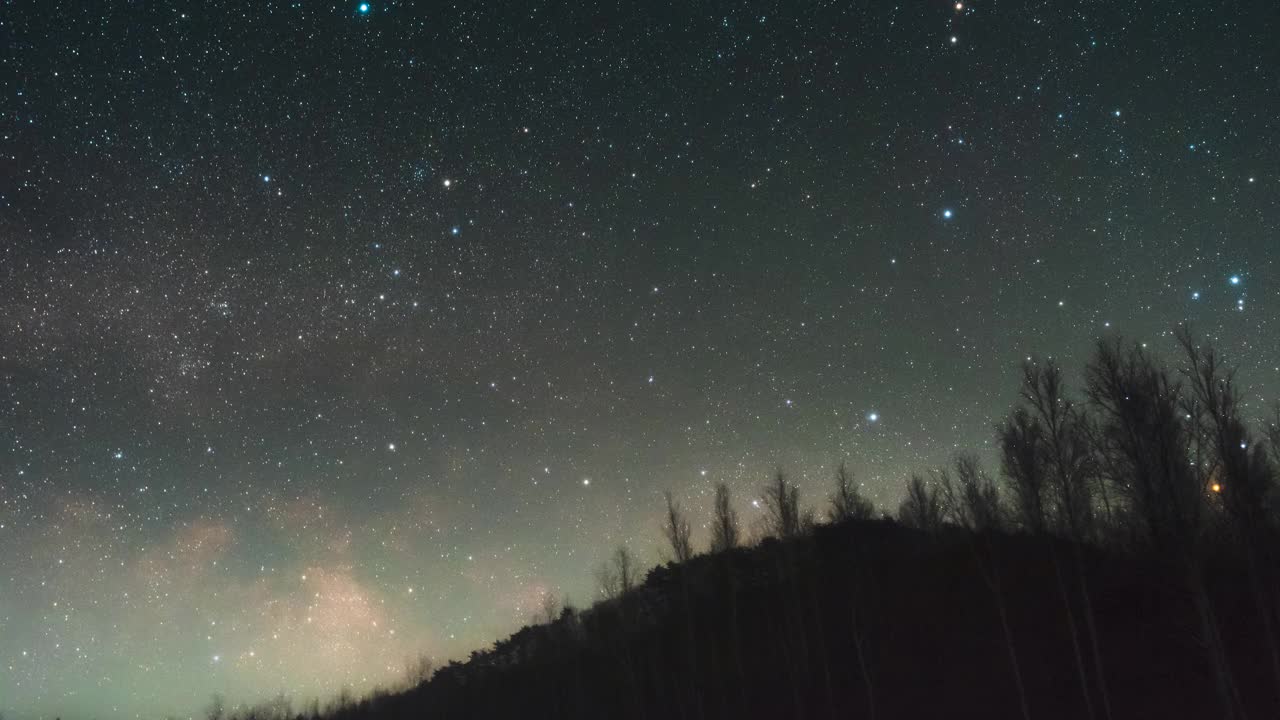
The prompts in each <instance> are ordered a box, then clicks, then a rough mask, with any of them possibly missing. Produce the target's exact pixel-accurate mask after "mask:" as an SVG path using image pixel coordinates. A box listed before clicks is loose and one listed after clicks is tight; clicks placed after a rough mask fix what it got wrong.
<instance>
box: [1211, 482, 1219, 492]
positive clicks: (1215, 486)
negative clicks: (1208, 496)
mask: <svg viewBox="0 0 1280 720" xmlns="http://www.w3.org/2000/svg"><path fill="white" fill-rule="evenodd" d="M1209 489H1211V490H1213V491H1214V492H1216V493H1220V492H1222V486H1221V485H1219V484H1218V483H1214V484H1213V485H1210V486H1209Z"/></svg>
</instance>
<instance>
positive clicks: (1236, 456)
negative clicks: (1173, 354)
mask: <svg viewBox="0 0 1280 720" xmlns="http://www.w3.org/2000/svg"><path fill="white" fill-rule="evenodd" d="M1175 334H1176V336H1177V339H1178V343H1179V344H1180V345H1181V346H1182V351H1183V353H1184V359H1185V361H1186V366H1185V367H1184V368H1183V370H1182V374H1183V376H1184V377H1185V378H1186V380H1187V385H1188V387H1189V390H1190V392H1189V393H1188V397H1187V398H1186V400H1185V401H1184V406H1185V408H1186V410H1187V414H1188V416H1189V417H1190V418H1191V419H1192V421H1193V422H1194V423H1195V425H1194V432H1196V433H1197V436H1198V438H1199V440H1200V441H1201V442H1202V443H1203V446H1204V447H1205V448H1207V453H1206V454H1207V456H1208V458H1207V460H1208V461H1207V463H1205V465H1206V466H1207V473H1206V474H1207V476H1208V478H1212V479H1211V480H1206V484H1211V491H1212V492H1214V493H1216V494H1217V495H1218V496H1219V497H1220V498H1221V502H1222V507H1223V509H1224V510H1225V511H1226V516H1227V519H1228V521H1229V523H1230V529H1231V530H1232V531H1233V535H1234V539H1235V540H1236V541H1237V543H1238V544H1239V546H1240V548H1241V550H1242V551H1243V555H1244V557H1245V561H1246V567H1247V569H1248V572H1249V581H1250V585H1251V587H1252V589H1253V594H1254V600H1255V603H1256V605H1257V612H1258V615H1259V620H1261V621H1262V632H1263V635H1264V637H1265V639H1266V641H1267V646H1268V649H1269V651H1270V655H1271V671H1272V674H1273V680H1274V681H1275V683H1276V687H1277V688H1280V648H1277V645H1276V638H1275V634H1274V631H1273V628H1272V626H1273V619H1274V618H1273V614H1272V608H1274V607H1275V602H1274V598H1272V597H1270V595H1271V593H1270V592H1267V591H1264V587H1270V586H1271V584H1272V583H1271V582H1269V581H1268V579H1266V578H1264V577H1263V574H1264V573H1266V574H1267V575H1270V574H1271V573H1270V572H1269V570H1267V569H1269V568H1271V567H1272V566H1273V562H1272V560H1273V558H1272V557H1271V555H1272V553H1271V546H1272V544H1273V540H1274V538H1275V532H1274V530H1275V528H1274V527H1273V526H1272V522H1271V517H1270V513H1269V510H1270V507H1271V506H1272V503H1273V501H1274V497H1275V495H1276V479H1275V473H1274V470H1273V468H1272V466H1271V462H1270V459H1269V458H1268V457H1267V453H1266V449H1265V448H1264V447H1263V445H1262V444H1261V443H1254V442H1253V438H1252V437H1251V435H1250V433H1249V430H1248V428H1247V427H1245V423H1244V421H1243V419H1241V417H1240V398H1239V393H1238V391H1237V390H1236V384H1235V373H1234V372H1233V371H1231V370H1223V369H1222V367H1221V365H1220V363H1219V360H1218V357H1217V354H1216V353H1215V351H1214V349H1213V347H1212V346H1202V345H1201V344H1200V343H1199V342H1198V341H1197V340H1196V338H1195V336H1194V335H1193V334H1192V333H1191V331H1190V330H1189V329H1188V328H1187V327H1186V326H1182V327H1180V328H1178V330H1177V332H1176V333H1175Z"/></svg>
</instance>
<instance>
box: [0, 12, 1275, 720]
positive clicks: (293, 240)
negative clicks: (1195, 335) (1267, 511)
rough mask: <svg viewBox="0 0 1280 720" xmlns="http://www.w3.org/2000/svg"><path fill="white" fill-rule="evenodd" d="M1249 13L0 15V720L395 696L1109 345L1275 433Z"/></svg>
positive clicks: (1264, 157) (1268, 211)
mask: <svg viewBox="0 0 1280 720" xmlns="http://www.w3.org/2000/svg"><path fill="white" fill-rule="evenodd" d="M1265 5H1266V4H1259V5H1258V7H1255V8H1242V7H1233V8H1232V9H1230V10H1229V11H1227V10H1223V9H1222V8H1219V7H1216V6H1214V5H1213V4H1200V5H1195V4H1192V5H1187V4H1170V3H1165V4H1147V3H1138V4H1132V6H1131V4H1130V3H1124V2H1119V3H1117V2H1076V3H1047V4H1046V3H1031V4H1027V5H1025V6H1023V5H1018V4H1014V5H1009V4H1007V3H995V2H990V1H983V0H977V1H975V2H967V1H966V2H964V3H954V4H953V3H925V4H919V3H916V4H912V3H907V4H901V5H894V4H887V3H886V4H882V3H834V4H832V3H773V2H761V3H743V4H727V3H725V4H721V3H712V4H705V3H693V4H688V3H685V4H675V5H672V6H661V7H659V6H652V5H645V4H639V5H634V6H628V7H627V8H623V9H619V8H611V9H607V10H606V9H600V8H596V7H594V6H592V5H590V4H572V3H571V4H567V5H560V4H544V3H537V2H535V3H517V4H509V3H488V4H484V3H456V4H451V5H450V4H439V3H418V4H411V3H404V2H371V3H342V2H338V3H313V2H274V1H269V2H262V3H255V4H251V5H239V4H234V3H220V2H210V3H161V4H145V5H137V4H110V3H101V4H98V3H43V4H38V5H37V4H34V3H17V4H15V5H12V6H9V7H8V8H7V9H6V12H5V14H4V17H3V18H2V19H0V27H3V30H4V33H3V37H4V42H5V43H6V45H7V50H8V51H7V52H6V53H5V55H4V56H3V57H0V67H3V69H4V72H3V73H0V91H2V92H3V97H4V99H5V104H4V107H5V112H4V113H3V115H2V116H0V166H2V167H3V168H4V171H3V172H0V238H2V239H0V711H4V712H6V713H8V715H7V717H9V718H10V720H27V719H28V718H39V717H55V716H61V717H66V718H78V717H97V718H103V719H104V720H107V719H109V718H118V717H160V716H163V715H168V714H175V715H179V716H182V717H186V716H190V715H192V714H193V713H197V712H198V711H199V708H200V707H201V706H202V705H203V704H205V702H207V699H208V697H209V694H210V693H213V692H221V693H225V694H226V695H227V697H228V698H229V699H230V700H232V701H236V702H239V701H247V700H256V699H259V698H262V697H266V696H270V695H273V694H275V693H279V692H284V693H286V694H289V695H290V696H292V697H294V698H295V699H297V700H301V699H305V698H308V697H316V696H320V697H323V696H327V695H329V694H331V693H333V692H335V691H337V690H338V689H339V688H341V687H349V688H351V689H353V690H355V691H364V690H367V689H369V688H371V687H373V686H374V685H376V684H379V683H388V682H391V681H393V680H394V679H395V678H397V677H398V676H399V675H400V674H401V672H402V671H403V668H404V666H405V663H406V661H407V660H408V659H410V658H411V657H413V656H415V655H417V654H418V653H420V652H425V653H428V654H430V655H432V656H434V657H436V658H437V659H445V658H449V657H460V656H464V655H465V654H466V653H467V652H469V651H470V650H471V649H473V648H476V647H479V646H482V645H484V644H486V643H488V642H491V641H492V640H494V639H495V638H497V637H499V636H500V635H502V634H504V633H506V632H509V631H511V630H513V629H514V628H516V627H518V626H519V625H520V624H521V623H523V622H525V621H526V620H528V619H529V618H530V617H531V616H533V615H534V614H535V612H536V611H537V609H538V608H539V607H540V606H541V604H542V602H543V599H544V598H545V597H547V596H548V595H549V594H554V595H556V596H559V597H565V596H567V597H569V598H570V599H572V600H573V601H576V602H578V603H586V602H589V601H590V600H591V599H592V597H593V596H592V583H591V567H592V566H593V565H594V564H596V563H597V562H599V561H600V560H601V559H602V558H603V557H604V555H605V554H606V553H607V552H608V549H609V548H610V547H612V546H614V545H616V544H617V543H619V542H626V543H628V544H629V545H630V546H631V547H632V548H633V550H636V551H637V552H638V553H639V554H640V555H641V557H643V558H645V559H646V562H654V561H656V559H657V553H656V548H657V547H658V545H659V540H660V536H659V534H658V532H657V527H658V522H659V515H660V512H661V509H662V492H663V491H664V490H666V489H671V490H672V491H673V492H674V493H675V495H676V497H677V499H679V500H680V501H681V502H682V504H683V505H684V506H685V507H686V508H687V509H689V510H690V511H691V512H692V513H693V515H694V519H695V521H696V523H695V533H696V538H695V539H696V540H697V541H698V542H700V543H705V539H706V529H705V527H703V526H702V523H704V522H705V521H706V519H707V516H708V515H709V509H710V505H711V494H712V490H713V487H714V484H715V483H717V482H727V483H728V484H729V485H730V487H731V488H733V490H734V491H735V493H736V497H735V502H736V504H737V505H738V506H739V512H741V513H742V514H743V516H744V517H745V518H747V519H748V521H750V519H751V518H754V517H756V516H758V515H759V514H760V513H761V510H760V509H759V507H758V504H754V503H753V502H752V498H753V497H756V496H757V491H758V488H759V486H760V485H762V484H763V482H764V481H765V480H766V479H767V477H768V476H769V474H770V473H771V472H772V471H773V470H774V469H775V468H777V467H782V468H784V469H786V470H787V471H788V472H789V473H790V474H791V476H792V477H793V478H794V479H795V480H796V481H797V482H798V483H799V484H800V486H801V488H802V493H803V496H804V497H805V498H806V502H808V503H811V504H817V503H820V502H821V501H822V498H823V497H824V496H825V493H826V490H827V485H828V483H829V478H830V474H831V470H832V467H833V466H834V465H835V464H837V463H838V462H840V461H842V460H848V462H849V464H850V467H851V468H853V469H854V470H855V471H856V472H857V474H858V478H859V480H860V481H861V482H862V483H863V485H864V489H865V491H866V492H867V493H868V494H869V495H870V496H871V497H872V498H873V499H874V500H876V501H877V503H879V504H880V505H881V506H882V507H889V506H892V505H893V504H895V503H896V502H897V500H898V499H899V497H900V487H901V485H902V480H903V478H904V477H905V476H906V475H907V474H908V473H910V472H911V471H918V470H920V469H923V468H925V467H928V466H931V465H936V464H938V463H941V462H943V461H945V460H946V459H947V458H949V457H950V456H951V455H952V454H953V453H955V452H956V451H957V450H961V449H965V450H978V451H987V450H989V448H990V446H991V440H992V427H993V424H994V423H995V422H996V420H997V419H998V418H999V417H1001V415H1002V414H1003V413H1004V412H1005V411H1006V410H1007V409H1008V406H1009V404H1010V403H1011V402H1012V400H1013V395H1014V384H1013V383H1014V380H1013V375H1014V371H1015V369H1016V366H1017V363H1018V362H1019V361H1020V360H1021V359H1023V358H1024V357H1027V356H1028V355H1032V354H1053V355H1055V356H1057V357H1059V358H1060V359H1061V360H1062V361H1063V364H1064V365H1065V366H1066V367H1078V363H1079V361H1080V360H1082V359H1083V357H1084V355H1085V354H1086V353H1087V352H1088V351H1089V349H1090V345H1091V343H1092V342H1093V340H1094V339H1095V338H1097V337H1099V336H1101V335H1105V334H1110V333H1120V334H1123V335H1125V336H1126V337H1130V338H1133V339H1135V340H1138V341H1140V342H1146V343H1150V344H1151V346H1152V347H1153V348H1157V349H1165V348H1168V347H1170V346H1171V338H1170V331H1171V329H1172V328H1173V326H1174V325H1175V323H1178V322H1180V321H1184V320H1187V321H1190V322H1192V323H1193V324H1194V325H1195V327H1196V328H1197V329H1198V330H1199V331H1200V332H1201V333H1203V334H1205V335H1206V336H1208V337H1209V338H1211V339H1213V340H1214V341H1215V342H1216V343H1217V344H1218V345H1219V347H1220V349H1221V350H1222V351H1223V352H1224V353H1226V354H1227V355H1229V356H1230V358H1231V360H1232V361H1233V362H1235V363H1238V364H1239V366H1240V371H1241V378H1242V380H1244V381H1245V383H1246V385H1247V386H1248V389H1249V390H1250V395H1251V396H1252V397H1255V398H1261V399H1262V400H1263V401H1266V402H1270V401H1273V400H1274V399H1275V396H1274V394H1271V393H1274V390H1273V389H1274V388H1276V387H1277V386H1278V381H1280V367H1278V366H1277V365H1278V362H1277V358H1280V327H1278V326H1277V321H1276V318H1277V317H1280V315H1278V314H1277V312H1278V311H1277V305H1276V297H1277V291H1278V290H1280V274H1278V273H1277V270H1278V268H1277V266H1276V258H1277V252H1276V248H1277V246H1278V245H1277V243H1280V239H1278V238H1280V192H1278V188H1280V186H1278V185H1277V182H1278V181H1280V178H1277V176H1276V175H1275V173H1276V172H1277V169H1278V168H1280V146H1278V145H1277V141H1276V138H1280V104H1278V103H1277V100H1276V97H1275V93H1274V90H1275V88H1276V87H1277V86H1278V83H1280V77H1278V76H1277V69H1278V68H1280V66H1278V65H1277V64H1276V63H1274V62H1268V61H1266V60H1265V58H1267V57H1269V56H1270V55H1269V53H1271V48H1272V45H1273V43H1274V37H1276V36H1277V34H1278V33H1280V20H1278V18H1277V15H1278V14H1280V13H1278V12H1277V10H1276V9H1275V8H1273V7H1266V6H1265ZM1252 410H1253V411H1256V412H1261V410H1262V408H1261V406H1259V407H1255V408H1252Z"/></svg>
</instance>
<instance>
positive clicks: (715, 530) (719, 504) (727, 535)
mask: <svg viewBox="0 0 1280 720" xmlns="http://www.w3.org/2000/svg"><path fill="white" fill-rule="evenodd" d="M739 535H740V534H739V531H738V513H737V511H735V510H734V509H733V502H732V499H731V498H730V497H729V486H728V485H726V484H724V483H716V500H715V516H714V517H713V518H712V520H711V552H713V553H718V552H724V551H725V550H731V549H733V548H736V547H738V539H739Z"/></svg>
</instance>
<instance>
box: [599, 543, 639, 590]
mask: <svg viewBox="0 0 1280 720" xmlns="http://www.w3.org/2000/svg"><path fill="white" fill-rule="evenodd" d="M638 576H639V569H638V568H637V567H636V562H635V558H634V557H633V556H632V555H631V551H630V550H629V549H627V546H626V545H619V546H618V547H617V548H615V549H614V551H613V554H612V555H610V556H609V559H608V560H606V561H605V562H604V563H603V564H601V565H600V567H599V568H597V569H596V586H597V588H598V589H599V591H600V596H601V597H603V598H604V599H606V600H613V599H615V598H619V597H621V596H623V595H625V594H626V593H628V592H630V591H631V589H632V588H634V587H635V586H636V580H637V578H638Z"/></svg>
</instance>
